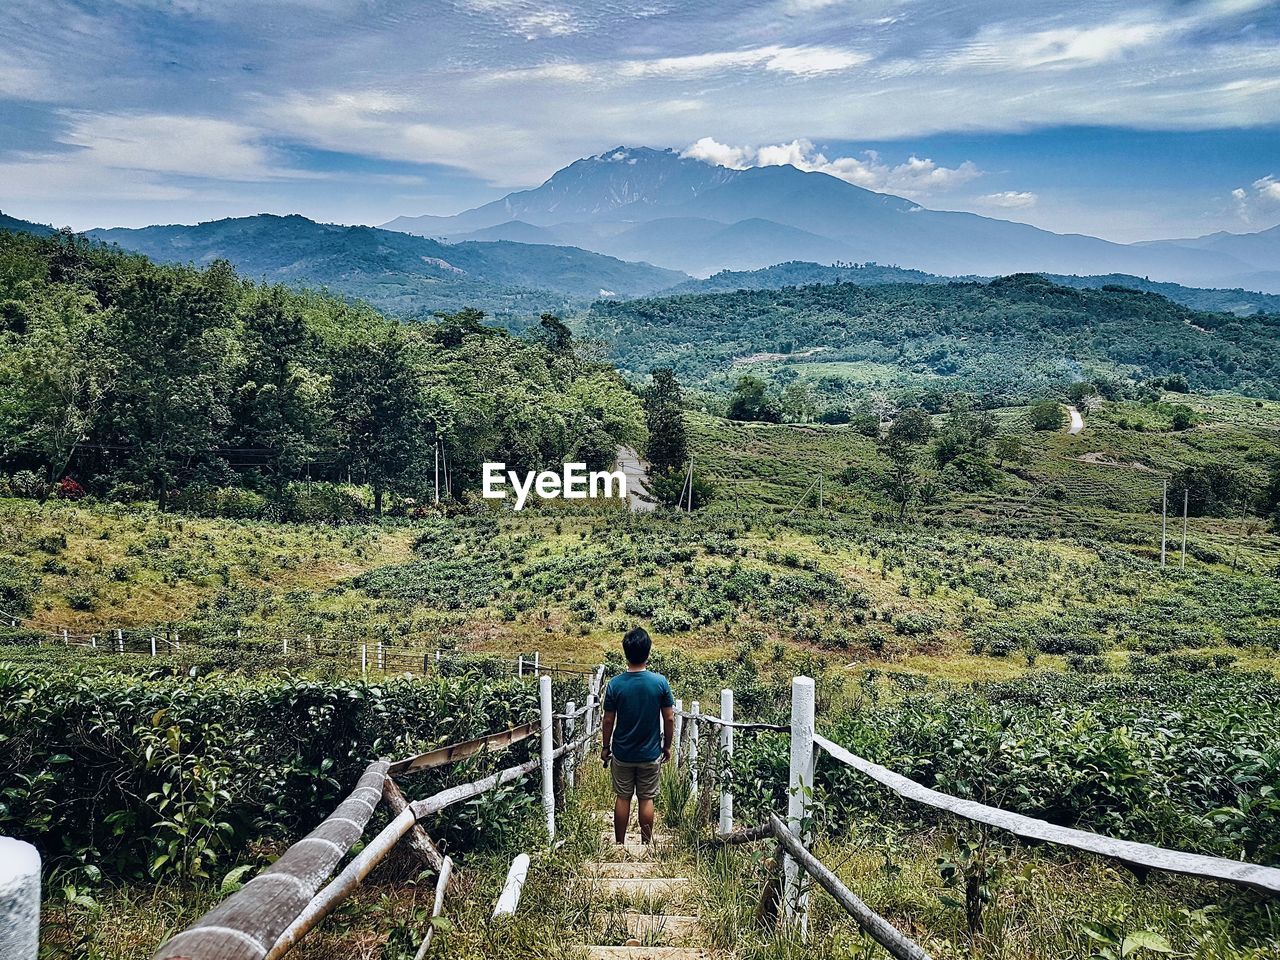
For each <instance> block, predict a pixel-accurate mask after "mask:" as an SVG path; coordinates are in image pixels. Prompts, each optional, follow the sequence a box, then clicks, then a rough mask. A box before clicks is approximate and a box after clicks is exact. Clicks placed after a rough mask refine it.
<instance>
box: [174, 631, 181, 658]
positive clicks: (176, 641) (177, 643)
mask: <svg viewBox="0 0 1280 960" xmlns="http://www.w3.org/2000/svg"><path fill="white" fill-rule="evenodd" d="M180 646H181V644H179V642H178V632H177V631H176V630H175V631H174V633H173V651H174V653H177V652H178V649H179V648H180Z"/></svg>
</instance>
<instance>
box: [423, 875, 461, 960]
mask: <svg viewBox="0 0 1280 960" xmlns="http://www.w3.org/2000/svg"><path fill="white" fill-rule="evenodd" d="M452 876H453V860H452V859H450V858H449V857H445V858H444V861H443V862H442V863H441V864H440V876H438V877H436V899H435V903H434V904H433V905H432V907H431V919H432V920H434V919H435V918H436V917H438V916H440V914H441V913H443V912H444V892H445V890H447V889H448V887H449V880H450V878H451V877H452ZM435 935H436V928H435V925H434V924H432V923H428V924H427V935H426V936H425V937H423V938H422V946H420V947H418V952H417V953H415V954H414V955H413V960H423V958H424V957H426V955H427V951H429V950H430V949H431V939H432V938H433V937H434V936H435Z"/></svg>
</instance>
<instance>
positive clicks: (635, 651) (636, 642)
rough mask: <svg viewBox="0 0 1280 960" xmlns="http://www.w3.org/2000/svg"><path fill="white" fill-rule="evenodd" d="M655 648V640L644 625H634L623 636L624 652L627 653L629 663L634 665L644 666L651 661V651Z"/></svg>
mask: <svg viewBox="0 0 1280 960" xmlns="http://www.w3.org/2000/svg"><path fill="white" fill-rule="evenodd" d="M652 649H653V641H652V640H650V639H649V634H648V633H647V632H646V631H645V629H644V627H632V628H631V629H630V630H628V631H627V635H626V636H625V637H623V638H622V652H623V653H625V654H626V655H627V663H629V664H631V666H633V667H639V666H643V665H644V664H646V663H648V662H649V651H650V650H652Z"/></svg>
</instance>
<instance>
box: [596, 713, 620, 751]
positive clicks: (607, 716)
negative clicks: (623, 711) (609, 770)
mask: <svg viewBox="0 0 1280 960" xmlns="http://www.w3.org/2000/svg"><path fill="white" fill-rule="evenodd" d="M617 719H618V712H617V711H616V710H606V711H605V712H604V721H603V722H602V723H601V724H600V759H601V760H603V761H604V762H605V763H608V762H609V755H610V753H611V752H612V751H611V750H610V747H609V745H610V744H611V743H612V742H613V724H614V722H615V721H616V720H617Z"/></svg>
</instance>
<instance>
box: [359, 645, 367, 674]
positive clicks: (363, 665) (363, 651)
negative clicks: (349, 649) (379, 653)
mask: <svg viewBox="0 0 1280 960" xmlns="http://www.w3.org/2000/svg"><path fill="white" fill-rule="evenodd" d="M368 672H369V644H367V643H362V644H360V673H361V674H366V673H368Z"/></svg>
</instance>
